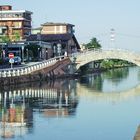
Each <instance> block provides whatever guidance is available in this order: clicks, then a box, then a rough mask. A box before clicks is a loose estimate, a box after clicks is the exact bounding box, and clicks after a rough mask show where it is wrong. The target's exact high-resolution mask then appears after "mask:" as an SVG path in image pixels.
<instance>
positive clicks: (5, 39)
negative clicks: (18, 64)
mask: <svg viewBox="0 0 140 140" xmlns="http://www.w3.org/2000/svg"><path fill="white" fill-rule="evenodd" d="M10 41H11V40H10V38H9V36H7V35H5V36H0V42H1V43H5V44H6V45H5V56H7V53H8V45H9V42H10ZM2 53H3V44H2ZM1 55H3V54H1Z"/></svg>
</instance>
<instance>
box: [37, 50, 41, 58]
mask: <svg viewBox="0 0 140 140" xmlns="http://www.w3.org/2000/svg"><path fill="white" fill-rule="evenodd" d="M37 51H38V60H39V59H40V48H37Z"/></svg>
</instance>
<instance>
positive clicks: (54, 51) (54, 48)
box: [53, 45, 56, 57]
mask: <svg viewBox="0 0 140 140" xmlns="http://www.w3.org/2000/svg"><path fill="white" fill-rule="evenodd" d="M53 54H54V57H55V56H56V45H54V46H53Z"/></svg>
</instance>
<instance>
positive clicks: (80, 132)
mask: <svg viewBox="0 0 140 140" xmlns="http://www.w3.org/2000/svg"><path fill="white" fill-rule="evenodd" d="M139 106H140V68H138V67H130V68H127V67H125V68H118V69H115V70H108V71H107V72H103V73H101V74H97V73H96V74H90V75H85V76H82V77H81V78H79V79H66V80H56V81H51V82H43V83H41V82H38V83H30V84H24V85H19V86H16V87H14V86H11V87H4V88H2V89H0V139H2V140H5V139H8V140H9V139H12V140H22V139H24V140H39V139H40V140H138V139H140V110H139Z"/></svg>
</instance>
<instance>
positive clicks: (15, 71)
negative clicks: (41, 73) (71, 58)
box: [0, 56, 64, 78]
mask: <svg viewBox="0 0 140 140" xmlns="http://www.w3.org/2000/svg"><path fill="white" fill-rule="evenodd" d="M62 59H64V56H59V57H54V58H51V59H48V60H44V61H41V62H38V63H36V64H33V65H29V66H25V67H18V68H12V69H10V68H9V69H0V78H1V77H15V76H22V75H27V74H30V73H32V72H35V71H38V70H41V69H43V68H45V67H48V66H50V65H53V64H55V63H56V62H57V61H59V60H62Z"/></svg>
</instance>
